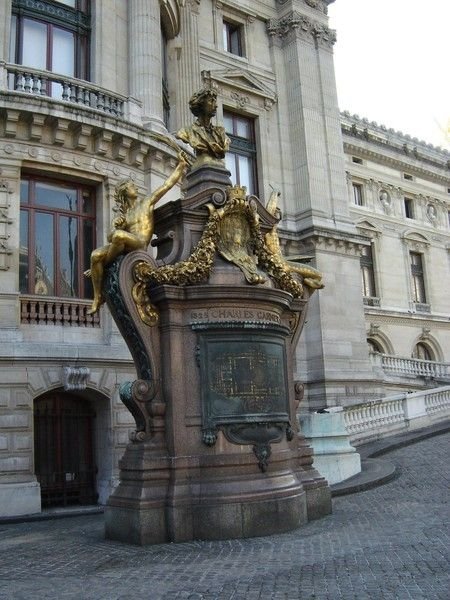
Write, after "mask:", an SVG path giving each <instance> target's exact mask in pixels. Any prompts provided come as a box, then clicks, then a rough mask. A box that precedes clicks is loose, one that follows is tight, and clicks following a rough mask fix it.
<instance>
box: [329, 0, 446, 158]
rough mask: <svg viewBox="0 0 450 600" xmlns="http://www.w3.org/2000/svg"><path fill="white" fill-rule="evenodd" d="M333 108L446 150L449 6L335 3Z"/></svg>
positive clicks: (364, 0) (442, 2)
mask: <svg viewBox="0 0 450 600" xmlns="http://www.w3.org/2000/svg"><path fill="white" fill-rule="evenodd" d="M328 14H329V17H330V27H331V28H332V29H335V30H336V31H337V42H336V44H335V45H334V60H335V69H336V82H337V89H338V100H339V108H340V110H341V111H344V110H348V111H349V112H350V113H351V114H357V115H359V116H360V117H361V118H364V117H365V118H367V119H369V121H376V122H377V123H378V124H379V125H385V126H386V127H388V128H391V127H392V128H393V129H395V130H396V131H401V132H403V133H405V134H409V135H411V136H412V137H417V138H419V140H424V141H425V142H427V143H431V144H433V145H435V146H440V147H442V148H445V149H446V150H449V151H450V131H449V130H448V129H449V128H450V66H449V59H450V0H427V2H423V0H336V1H335V2H334V3H333V4H330V6H329V9H328Z"/></svg>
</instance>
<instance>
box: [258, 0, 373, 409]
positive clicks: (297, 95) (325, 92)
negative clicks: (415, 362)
mask: <svg viewBox="0 0 450 600" xmlns="http://www.w3.org/2000/svg"><path fill="white" fill-rule="evenodd" d="M282 10H283V13H282V15H281V16H280V17H279V18H278V19H276V20H273V21H270V22H269V23H268V34H269V36H271V39H272V42H271V43H272V56H273V61H274V65H276V67H278V69H279V70H277V73H279V72H280V71H281V73H282V75H281V77H282V80H281V85H282V86H283V88H284V93H283V94H281V93H280V95H279V110H280V111H281V112H282V115H281V121H282V122H283V123H285V125H284V129H283V130H282V144H283V151H284V152H285V153H286V155H288V156H289V161H286V162H285V165H286V167H285V172H284V177H285V180H287V181H289V185H288V186H285V189H286V190H287V192H288V193H289V196H290V197H289V198H287V202H286V206H287V211H286V212H287V218H288V220H290V219H292V225H291V227H293V228H295V231H296V234H297V240H298V241H299V242H300V244H299V253H300V254H309V255H311V256H313V257H314V258H315V263H313V265H314V266H315V267H317V268H318V269H319V270H320V271H321V272H322V273H323V274H324V283H325V289H323V290H321V291H320V292H318V293H317V294H315V295H314V297H313V298H312V301H311V303H310V309H309V316H308V324H307V325H306V326H305V328H304V333H303V338H302V341H301V345H300V346H299V348H298V351H297V367H298V373H297V376H298V377H299V378H300V379H302V380H303V381H305V382H306V383H307V388H306V389H307V396H306V397H307V402H308V404H309V408H310V409H311V408H320V407H322V406H327V405H328V406H333V405H336V404H341V403H348V401H349V396H352V399H351V401H352V402H359V401H362V400H363V398H364V397H366V396H365V394H367V393H369V392H368V389H367V386H368V385H369V383H368V382H370V383H371V385H372V388H373V378H374V375H373V370H372V366H371V363H370V361H369V356H368V351H367V347H366V342H365V338H366V335H365V321H364V307H363V302H362V292H361V283H360V266H359V251H358V247H359V246H358V244H359V239H358V236H357V231H356V228H355V227H354V225H353V223H352V220H351V218H350V211H349V202H348V191H347V182H346V179H345V161H344V152H343V144H342V135H341V126H340V114H339V108H338V101H337V92H336V83H335V76H334V64H333V52H332V48H333V44H334V41H335V33H334V31H332V30H330V29H329V28H328V19H327V16H326V7H325V5H324V4H323V3H322V2H316V3H309V2H308V3H303V2H302V3H300V2H294V0H291V2H289V3H283V5H282ZM304 408H306V405H305V407H304Z"/></svg>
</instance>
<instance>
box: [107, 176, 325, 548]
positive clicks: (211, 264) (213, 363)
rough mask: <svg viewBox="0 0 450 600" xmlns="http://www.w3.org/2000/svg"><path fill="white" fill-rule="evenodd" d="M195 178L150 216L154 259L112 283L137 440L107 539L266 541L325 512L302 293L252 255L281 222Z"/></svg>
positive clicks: (125, 392)
mask: <svg viewBox="0 0 450 600" xmlns="http://www.w3.org/2000/svg"><path fill="white" fill-rule="evenodd" d="M194 175H195V182H194V183H195V185H193V186H191V188H189V189H195V190H196V191H195V195H194V196H192V197H188V198H187V199H185V200H183V202H182V203H181V204H180V203H179V202H178V203H174V206H170V205H166V206H164V207H162V208H161V209H160V211H161V212H160V213H158V211H156V217H157V218H156V229H157V233H158V239H157V240H156V245H157V246H158V250H159V255H158V261H157V263H155V262H154V261H153V260H152V259H151V258H150V257H149V255H146V253H144V252H136V253H131V254H129V255H127V256H125V258H123V259H122V260H121V261H118V262H117V263H115V264H114V265H112V267H111V268H110V272H109V275H108V278H109V279H108V280H107V294H106V295H107V297H108V304H109V306H110V309H111V312H112V314H113V316H114V318H115V320H116V322H117V325H118V327H119V329H120V330H121V332H122V333H123V335H124V337H125V339H126V340H127V342H128V345H129V348H130V351H131V352H132V354H133V357H134V360H135V364H136V367H137V371H138V377H139V378H140V379H138V380H137V381H136V382H134V383H129V384H126V385H125V386H124V387H123V389H122V390H121V398H122V400H123V401H124V403H125V404H126V405H127V406H128V408H129V409H130V410H131V412H132V413H133V415H134V416H135V419H136V424H137V430H136V432H135V433H134V435H133V438H132V441H131V442H130V444H129V446H128V447H127V449H126V452H125V455H124V457H123V458H122V460H121V462H120V484H119V486H118V487H117V489H116V490H115V491H114V493H113V494H112V496H111V497H110V499H109V501H108V504H107V507H106V510H105V516H106V536H107V537H108V538H110V539H116V540H121V541H124V542H131V543H136V544H151V543H161V542H164V541H167V542H169V541H172V542H182V541H189V540H193V539H226V538H242V537H251V536H260V535H269V534H273V533H280V532H284V531H289V530H292V529H295V528H296V527H299V526H300V525H302V524H304V523H305V522H306V521H307V520H309V519H311V518H316V517H319V516H322V515H325V514H328V513H329V512H330V511H331V496H330V490H329V487H328V484H327V482H326V481H325V479H324V478H323V477H321V476H320V475H319V474H318V472H317V471H316V470H315V469H314V468H313V466H312V451H311V449H310V448H309V447H308V446H307V445H306V443H305V440H304V438H303V436H302V435H301V434H300V432H299V429H298V425H297V418H296V407H297V405H298V398H296V396H295V385H294V381H293V379H292V371H293V369H292V356H293V348H294V347H295V345H296V343H297V339H298V335H299V334H300V331H301V328H302V325H303V320H304V317H305V311H306V306H307V299H308V296H307V294H305V296H304V297H302V298H295V297H294V296H293V294H292V293H290V292H289V291H286V290H285V289H279V288H278V287H276V285H275V284H274V282H273V280H272V278H271V277H268V276H266V275H264V274H263V272H262V271H261V268H260V267H261V266H263V265H264V264H266V265H268V268H269V269H272V272H273V274H274V275H273V276H274V277H275V278H276V277H279V279H278V281H281V280H282V276H283V277H284V275H285V274H284V273H283V272H282V271H281V270H280V268H279V267H278V266H277V265H276V264H274V265H271V263H270V260H271V259H270V257H268V256H266V255H265V254H264V249H263V248H262V247H261V249H260V255H259V256H260V259H259V263H258V266H257V263H256V259H255V260H254V259H253V257H252V255H251V252H250V251H249V248H250V241H251V236H250V234H251V235H253V236H254V237H256V238H257V239H256V241H255V247H256V246H257V243H260V242H258V240H260V241H261V240H262V236H261V235H260V233H259V231H260V230H259V227H260V226H261V227H263V226H264V223H265V225H266V227H269V226H270V225H271V222H270V219H273V217H271V216H270V215H268V214H267V213H266V212H265V210H264V208H263V207H262V206H260V205H259V204H258V202H257V201H256V199H250V200H249V199H246V198H245V196H240V197H237V198H231V199H228V200H227V196H226V193H225V191H223V190H222V191H220V189H219V190H218V189H216V188H212V189H210V192H209V195H208V190H205V189H203V188H200V189H197V188H198V185H197V183H198V182H201V181H202V178H201V177H200V176H199V173H198V172H195V174H194ZM205 178H206V180H207V179H208V178H207V177H206V175H205ZM175 205H176V206H175ZM205 206H208V211H209V217H208V211H206V210H205ZM211 215H212V216H211ZM227 219H228V221H227ZM260 223H261V225H260ZM201 231H203V234H202V235H201V236H200V234H199V232H201ZM171 232H172V235H170V233H171ZM174 232H175V233H174ZM252 232H253V233H252ZM246 236H247V237H248V238H249V239H250V241H249V242H242V240H243V239H245V238H246ZM249 236H250V237H249ZM258 236H259V237H258ZM171 240H172V242H171ZM160 242H163V243H160ZM252 243H253V242H252ZM194 245H195V248H194ZM170 246H171V247H170ZM249 252H250V254H249ZM227 256H230V260H224V257H227ZM167 257H170V263H171V264H169V265H167V266H159V267H158V266H157V265H158V264H161V262H162V261H163V260H164V259H167ZM286 278H287V279H289V277H287V276H286ZM294 289H297V288H295V287H294ZM155 315H157V316H155Z"/></svg>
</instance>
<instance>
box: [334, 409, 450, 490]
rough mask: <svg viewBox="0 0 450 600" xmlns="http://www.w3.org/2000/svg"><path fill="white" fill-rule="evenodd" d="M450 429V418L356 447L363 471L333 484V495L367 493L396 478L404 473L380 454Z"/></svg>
mask: <svg viewBox="0 0 450 600" xmlns="http://www.w3.org/2000/svg"><path fill="white" fill-rule="evenodd" d="M449 431H450V421H445V422H443V423H439V424H438V425H433V426H432V427H424V428H422V429H417V430H416V431H408V432H405V433H400V434H397V435H395V436H392V438H391V439H389V438H383V439H382V440H376V441H374V442H369V443H367V444H362V445H361V446H359V447H357V448H356V450H357V452H359V454H360V455H361V473H358V474H357V475H353V477H350V478H349V479H346V480H344V481H341V482H340V483H335V484H334V485H331V486H330V489H331V496H332V497H333V498H334V497H336V496H345V495H347V494H355V493H357V492H364V491H365V490H370V489H371V488H374V487H378V486H380V485H384V484H385V483H389V482H390V481H393V480H394V479H396V478H397V477H399V475H400V474H401V473H400V469H399V468H398V467H396V466H395V464H394V463H392V462H390V461H389V460H378V459H377V458H376V457H379V456H382V455H384V454H387V453H388V452H392V451H393V450H398V449H399V448H404V447H405V446H410V445H411V444H415V443H416V442H420V441H422V440H425V439H428V438H431V437H435V436H437V435H442V434H444V433H447V432H449Z"/></svg>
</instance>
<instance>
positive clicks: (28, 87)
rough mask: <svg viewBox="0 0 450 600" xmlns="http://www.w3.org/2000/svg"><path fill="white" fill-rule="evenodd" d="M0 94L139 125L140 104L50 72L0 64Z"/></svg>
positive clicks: (140, 123) (86, 82)
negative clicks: (38, 100)
mask: <svg viewBox="0 0 450 600" xmlns="http://www.w3.org/2000/svg"><path fill="white" fill-rule="evenodd" d="M0 93H7V94H10V95H11V100H13V96H14V99H15V100H20V98H21V97H22V99H23V98H25V99H28V100H30V99H32V98H33V99H35V100H37V99H40V100H47V101H48V102H49V103H51V104H52V105H55V106H58V105H59V106H60V108H62V109H64V105H66V106H67V105H69V104H70V105H71V106H72V107H77V108H78V109H83V110H84V111H85V112H86V114H87V115H88V114H89V113H91V114H92V115H95V114H102V115H105V116H111V117H114V118H118V119H121V120H124V121H127V122H129V123H133V124H136V125H142V105H141V103H140V102H139V101H138V100H136V99H134V98H131V97H127V96H123V95H121V94H117V93H115V92H112V91H111V90H107V89H105V88H102V87H101V86H98V85H96V84H94V83H91V82H88V81H84V80H81V79H74V78H72V77H68V76H63V75H58V74H56V73H52V72H50V71H42V70H39V69H32V68H30V67H25V66H23V65H16V64H11V63H5V62H3V61H0Z"/></svg>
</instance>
